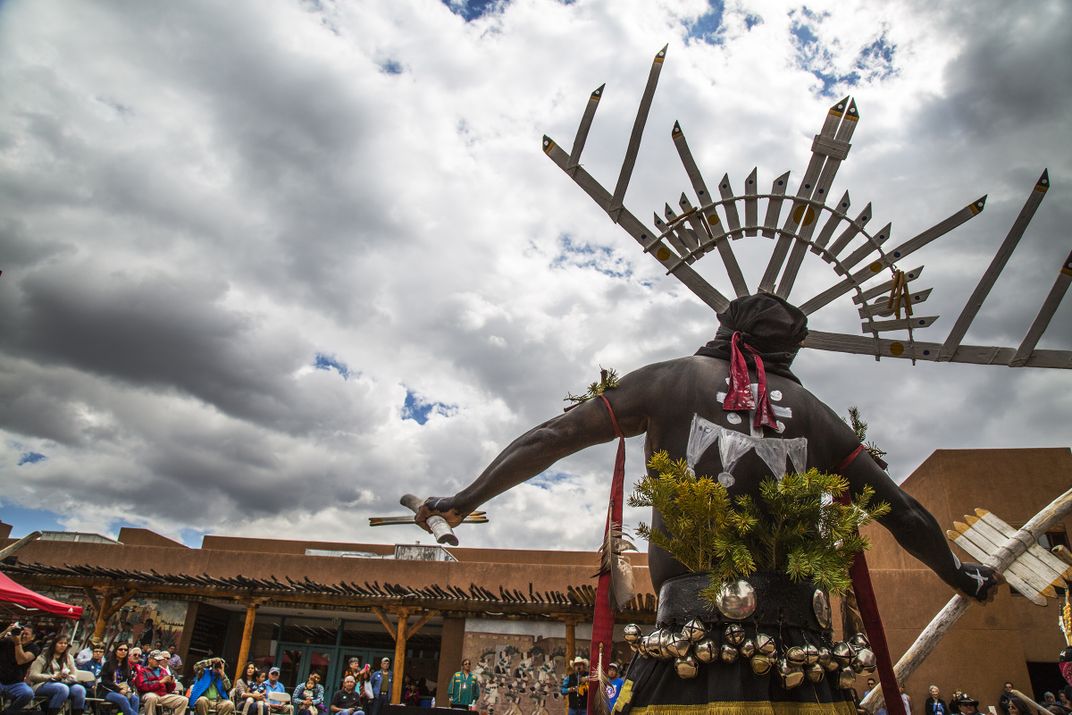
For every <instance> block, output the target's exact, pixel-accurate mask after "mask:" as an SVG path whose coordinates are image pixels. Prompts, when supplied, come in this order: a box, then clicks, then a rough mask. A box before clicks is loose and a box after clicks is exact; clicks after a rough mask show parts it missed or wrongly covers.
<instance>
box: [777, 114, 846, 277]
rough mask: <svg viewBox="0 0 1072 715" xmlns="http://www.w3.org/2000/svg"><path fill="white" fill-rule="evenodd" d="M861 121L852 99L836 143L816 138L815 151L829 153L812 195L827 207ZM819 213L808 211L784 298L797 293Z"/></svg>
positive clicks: (816, 209)
mask: <svg viewBox="0 0 1072 715" xmlns="http://www.w3.org/2000/svg"><path fill="white" fill-rule="evenodd" d="M859 118H860V115H859V113H858V112H857V110H856V100H854V99H850V100H849V108H848V110H846V112H845V117H844V119H842V121H841V124H840V125H838V129H837V133H836V134H835V135H834V140H833V141H832V142H826V141H825V140H824V138H823V137H815V142H814V144H813V148H812V150H813V151H824V152H826V162H825V163H824V164H823V170H822V172H821V173H820V174H819V178H818V179H817V180H816V182H815V190H814V192H813V193H812V198H813V199H815V200H816V201H818V202H819V203H820V205H822V206H825V203H826V199H827V196H828V194H829V192H830V185H831V184H833V183H834V177H835V176H836V175H837V171H838V168H840V166H841V162H843V161H844V160H845V159H846V157H848V154H849V146H850V144H849V140H850V139H852V134H853V132H854V131H855V130H856V124H857V120H858V119H859ZM819 214H820V211H819V207H818V206H815V207H810V206H809V207H808V209H807V210H806V211H804V215H803V218H802V220H801V222H800V229H799V231H798V237H797V241H796V242H795V243H794V244H793V249H792V251H791V252H790V254H789V261H788V263H787V265H786V267H785V270H784V271H783V272H782V278H781V280H779V281H778V291H777V293H778V295H779V296H781V297H782V298H788V297H789V294H790V293H791V292H792V291H793V284H794V283H795V282H796V279H797V272H798V271H799V270H800V264H801V259H803V257H804V253H805V252H806V251H807V250H808V243H809V242H810V241H811V237H812V234H813V233H814V232H815V227H816V226H817V225H818V223H819Z"/></svg>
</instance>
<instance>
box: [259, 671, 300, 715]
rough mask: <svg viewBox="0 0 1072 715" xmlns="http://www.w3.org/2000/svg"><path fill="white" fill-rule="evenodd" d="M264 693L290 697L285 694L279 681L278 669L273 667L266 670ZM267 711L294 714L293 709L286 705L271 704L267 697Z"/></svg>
mask: <svg viewBox="0 0 1072 715" xmlns="http://www.w3.org/2000/svg"><path fill="white" fill-rule="evenodd" d="M265 693H266V694H267V693H286V694H287V696H288V697H289V696H290V693H287V688H286V686H285V685H283V683H281V682H280V681H279V668H276V667H274V666H273V667H271V668H269V669H268V682H267V683H265ZM268 711H269V712H273V713H286V715H290V713H293V712H294V707H293V706H292V705H288V704H286V703H273V702H272V699H271V698H270V697H269V698H268Z"/></svg>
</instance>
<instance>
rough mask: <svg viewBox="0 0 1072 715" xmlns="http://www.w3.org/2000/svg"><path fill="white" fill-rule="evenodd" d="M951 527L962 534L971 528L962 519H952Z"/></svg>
mask: <svg viewBox="0 0 1072 715" xmlns="http://www.w3.org/2000/svg"><path fill="white" fill-rule="evenodd" d="M953 528H954V529H956V530H957V531H959V532H960V533H962V534H966V533H967V532H968V530H969V529H971V527H970V526H968V525H967V524H965V523H964V522H963V521H954V522H953Z"/></svg>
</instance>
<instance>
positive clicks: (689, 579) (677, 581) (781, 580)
mask: <svg viewBox="0 0 1072 715" xmlns="http://www.w3.org/2000/svg"><path fill="white" fill-rule="evenodd" d="M746 580H747V581H748V582H749V583H750V584H751V585H752V588H753V589H754V590H755V596H756V608H755V611H754V612H753V613H752V614H751V615H750V616H747V617H745V618H743V619H735V618H728V617H727V616H726V615H724V614H723V613H722V612H721V611H719V610H718V608H717V607H716V605H715V604H713V603H711V602H710V601H708V600H707V599H705V598H704V597H703V596H701V595H700V592H701V591H703V590H704V589H705V588H707V587H708V586H710V584H711V577H710V575H708V574H702V573H692V574H685V575H684V576H675V577H674V578H670V579H667V580H666V581H664V582H663V584H662V586H661V587H660V588H659V610H658V616H657V623H658V625H659V627H661V628H674V629H677V630H680V629H681V627H682V626H684V625H685V624H686V623H687V622H689V621H690V620H692V619H694V618H697V619H699V620H701V621H703V623H704V624H705V625H709V626H710V625H715V624H729V623H740V624H741V625H747V624H750V623H753V624H758V625H761V626H765V627H768V628H775V627H777V626H779V625H781V626H788V627H796V628H805V629H808V630H812V631H827V632H829V631H831V628H829V627H823V626H822V625H821V624H820V623H819V619H818V618H817V617H816V613H815V605H814V603H815V599H816V595H815V592H816V590H818V589H816V587H815V584H813V583H811V582H810V581H799V582H794V581H792V580H790V578H789V576H787V575H786V574H783V573H774V572H770V571H757V572H755V573H753V574H752V575H751V576H749V577H748V578H747V579H746ZM822 599H823V603H825V604H827V610H829V600H827V597H826V594H825V593H823V595H822Z"/></svg>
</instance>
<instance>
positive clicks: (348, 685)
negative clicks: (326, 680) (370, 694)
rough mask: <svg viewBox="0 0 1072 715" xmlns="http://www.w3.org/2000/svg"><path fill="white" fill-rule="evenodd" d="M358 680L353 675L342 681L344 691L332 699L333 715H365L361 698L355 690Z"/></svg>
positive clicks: (340, 691) (337, 693)
mask: <svg viewBox="0 0 1072 715" xmlns="http://www.w3.org/2000/svg"><path fill="white" fill-rule="evenodd" d="M356 686H357V680H356V679H355V678H354V676H352V675H347V676H346V677H345V678H343V679H342V689H341V690H339V691H338V692H336V693H335V697H333V698H332V699H331V712H332V715H365V711H364V710H362V709H361V697H360V696H359V695H358V694H357V691H356V690H354V688H355V687H356Z"/></svg>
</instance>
